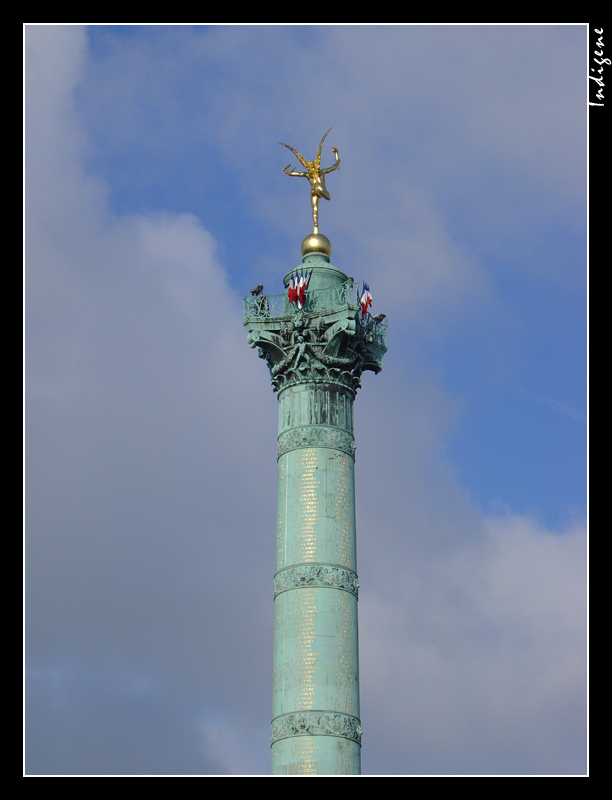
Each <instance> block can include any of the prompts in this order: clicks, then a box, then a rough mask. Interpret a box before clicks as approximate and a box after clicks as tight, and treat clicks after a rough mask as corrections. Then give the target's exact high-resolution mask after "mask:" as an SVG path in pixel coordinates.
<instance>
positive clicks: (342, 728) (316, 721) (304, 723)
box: [270, 711, 363, 747]
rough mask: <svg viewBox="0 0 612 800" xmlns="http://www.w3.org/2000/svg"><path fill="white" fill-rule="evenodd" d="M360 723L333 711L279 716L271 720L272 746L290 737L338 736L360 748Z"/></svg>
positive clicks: (355, 719) (304, 712) (300, 712)
mask: <svg viewBox="0 0 612 800" xmlns="http://www.w3.org/2000/svg"><path fill="white" fill-rule="evenodd" d="M362 733H363V731H362V730H361V721H360V720H359V719H358V717H353V716H352V715H351V714H342V713H340V712H335V711H297V712H295V713H293V714H280V715H279V716H278V717H274V719H273V720H272V736H271V737H270V742H271V743H272V744H274V743H275V742H278V741H279V740H280V739H289V738H291V737H292V736H339V737H340V738H342V739H350V740H351V741H352V742H357V744H358V745H359V746H360V747H361V734H362Z"/></svg>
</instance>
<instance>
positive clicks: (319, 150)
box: [317, 125, 333, 169]
mask: <svg viewBox="0 0 612 800" xmlns="http://www.w3.org/2000/svg"><path fill="white" fill-rule="evenodd" d="M332 128H333V125H332ZM329 131H331V128H330V129H329V130H328V131H326V132H325V134H324V135H323V138H322V139H321V144H320V145H319V149H318V150H317V169H318V168H319V167H320V166H321V149H322V148H323V142H324V141H325V137H326V136H327V134H328V133H329Z"/></svg>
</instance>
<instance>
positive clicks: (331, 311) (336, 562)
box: [244, 254, 387, 775]
mask: <svg viewBox="0 0 612 800" xmlns="http://www.w3.org/2000/svg"><path fill="white" fill-rule="evenodd" d="M298 269H299V270H308V271H310V270H312V273H311V277H310V281H309V284H308V291H307V293H306V298H305V302H304V306H303V308H301V309H299V308H297V307H296V305H295V304H292V303H289V301H288V298H287V294H283V295H279V296H275V297H269V296H265V295H259V296H257V297H252V296H250V297H247V298H246V299H245V300H244V324H245V326H246V327H247V329H248V343H249V345H250V346H251V347H254V348H255V347H256V348H258V352H259V355H260V357H261V358H263V359H265V361H266V363H267V364H268V367H269V370H270V377H271V381H272V387H273V389H274V391H275V392H277V394H278V400H279V428H278V506H277V529H276V573H275V577H274V603H275V621H274V679H273V719H272V737H271V742H272V773H273V774H287V775H355V774H360V772H361V724H360V719H359V652H358V627H357V596H358V587H359V582H358V579H357V555H356V536H355V469H354V468H355V439H354V431H353V401H354V399H355V394H356V392H357V389H358V388H359V386H360V385H361V375H362V373H363V372H364V371H365V370H371V371H373V372H375V373H377V372H379V371H380V370H381V368H382V359H383V355H384V353H385V352H386V349H387V347H386V330H387V328H386V326H385V325H383V324H381V323H379V322H378V321H377V320H375V319H374V318H372V316H371V315H369V314H367V315H365V316H364V315H363V313H362V310H361V304H360V301H359V287H358V284H356V283H355V282H354V281H353V280H352V279H349V278H348V277H347V276H346V275H345V274H344V273H343V272H341V271H340V270H339V269H338V268H337V267H335V266H333V265H332V264H331V263H330V262H329V259H328V257H327V256H324V255H320V254H309V255H307V256H305V257H304V259H303V263H302V264H301V265H300V267H299V268H296V270H292V271H291V272H289V273H288V274H287V275H286V276H285V281H284V282H285V286H288V285H289V281H290V279H291V277H292V275H294V274H296V272H297V270H298Z"/></svg>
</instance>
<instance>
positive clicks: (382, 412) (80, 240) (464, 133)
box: [24, 25, 588, 775]
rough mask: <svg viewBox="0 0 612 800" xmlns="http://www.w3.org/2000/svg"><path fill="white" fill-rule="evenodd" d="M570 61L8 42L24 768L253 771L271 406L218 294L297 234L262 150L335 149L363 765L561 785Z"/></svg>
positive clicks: (578, 598)
mask: <svg viewBox="0 0 612 800" xmlns="http://www.w3.org/2000/svg"><path fill="white" fill-rule="evenodd" d="M587 57H588V54H587V29H586V26H580V25H567V26H566V25H562V26H545V25H533V26H511V25H508V26H484V25H483V26H472V25H466V26H419V25H416V26H397V25H388V26H387V25H385V26H369V25H364V26H349V25H338V26H282V25H278V26H256V25H249V26H227V25H220V26H91V27H84V28H83V27H80V26H46V25H43V26H35V25H27V26H26V28H25V191H26V203H25V237H26V238H25V272H24V275H25V289H26V305H25V455H26V473H25V544H26V595H25V630H26V659H25V675H26V707H25V713H26V747H25V769H26V772H28V773H30V774H255V775H258V774H266V772H267V771H268V769H269V715H270V706H271V659H272V613H273V608H272V600H271V588H270V587H271V579H272V572H273V569H274V567H273V561H274V556H273V541H274V519H275V514H274V512H275V507H276V506H275V493H276V475H275V472H276V464H275V450H276V444H275V437H276V413H277V409H276V398H275V396H274V395H273V393H272V392H271V389H270V386H269V376H268V375H267V371H266V369H265V365H264V364H263V362H260V360H259V359H257V357H256V355H255V354H254V353H253V352H252V351H250V350H249V348H248V347H247V344H246V335H245V331H244V329H243V327H242V309H241V302H240V300H241V297H242V296H244V295H245V294H246V293H247V292H248V290H249V289H250V287H251V286H252V285H254V284H256V283H258V282H262V283H264V285H265V286H266V291H267V292H269V293H270V294H274V293H280V291H281V289H282V277H283V275H284V274H285V273H286V272H287V271H288V270H289V269H290V268H292V267H294V266H296V265H297V264H298V263H299V246H300V242H301V240H302V238H303V237H304V236H305V235H306V234H307V233H308V232H309V230H310V225H311V218H310V209H309V200H308V193H307V191H306V189H305V187H304V186H302V185H301V182H296V181H289V180H287V178H286V176H284V175H283V172H282V169H283V167H284V166H285V165H286V163H287V155H286V151H284V149H283V148H281V147H280V146H279V145H278V141H279V140H280V141H285V142H288V143H290V144H292V145H293V146H294V147H296V148H297V149H298V150H300V151H301V152H302V153H304V154H305V155H306V156H311V154H314V152H315V150H316V147H317V144H318V142H319V141H320V138H321V136H322V134H323V133H324V132H325V131H326V130H327V129H328V128H329V127H330V126H333V130H332V131H331V133H330V134H329V136H328V138H327V140H326V143H325V149H326V150H327V154H325V149H324V159H325V157H326V155H327V159H328V160H329V159H332V158H333V155H332V153H331V147H338V149H339V151H340V157H341V159H342V165H341V168H340V170H339V171H337V172H334V173H333V175H330V177H329V181H328V188H329V190H330V193H331V196H332V200H331V202H330V203H325V204H324V207H323V208H322V209H321V222H320V224H321V230H322V232H323V233H325V234H326V235H327V236H328V237H329V238H330V239H331V241H332V245H333V253H332V261H333V263H335V264H336V265H337V266H339V267H340V268H341V269H342V270H343V271H345V272H347V273H348V274H350V275H352V276H354V277H355V279H357V280H366V281H367V282H368V283H369V284H370V287H371V289H372V292H373V296H374V308H373V312H374V313H377V312H381V311H382V312H384V313H386V314H387V315H388V322H389V334H388V345H389V352H388V354H387V355H386V357H385V366H384V369H383V371H382V373H381V374H380V375H378V376H373V375H370V376H369V378H368V375H366V376H365V379H364V381H363V388H362V389H361V391H360V394H359V396H358V398H357V401H356V406H355V417H356V426H357V444H358V450H357V465H356V481H357V496H358V508H357V514H358V548H359V550H358V558H359V576H360V583H361V585H362V587H363V588H362V593H361V599H360V651H361V691H362V718H363V728H364V746H363V767H364V772H366V773H367V774H381V775H384V774H400V775H403V774H406V775H408V774H581V773H584V772H585V770H586V763H587V762H586V515H587V468H586V436H587V357H586V354H587V339H586V324H587V261H586V252H587V238H586V237H587V205H586V185H587V116H586V111H587V103H586V97H585V94H586V87H585V82H586V79H585V77H584V73H585V63H586V60H587ZM311 151H312V153H311ZM330 163H331V160H330ZM92 720H95V724H92Z"/></svg>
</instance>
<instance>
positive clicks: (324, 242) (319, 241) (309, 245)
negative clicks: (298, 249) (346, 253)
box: [302, 233, 332, 258]
mask: <svg viewBox="0 0 612 800" xmlns="http://www.w3.org/2000/svg"><path fill="white" fill-rule="evenodd" d="M331 250H332V246H331V242H330V241H329V239H328V238H327V236H323V234H322V233H311V234H310V235H309V236H307V237H306V238H305V239H304V241H303V242H302V256H306V255H308V253H322V254H323V255H324V256H327V257H328V258H329V257H330V256H331Z"/></svg>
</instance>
